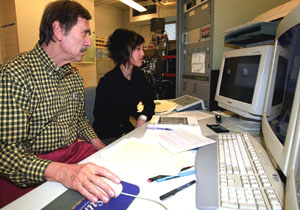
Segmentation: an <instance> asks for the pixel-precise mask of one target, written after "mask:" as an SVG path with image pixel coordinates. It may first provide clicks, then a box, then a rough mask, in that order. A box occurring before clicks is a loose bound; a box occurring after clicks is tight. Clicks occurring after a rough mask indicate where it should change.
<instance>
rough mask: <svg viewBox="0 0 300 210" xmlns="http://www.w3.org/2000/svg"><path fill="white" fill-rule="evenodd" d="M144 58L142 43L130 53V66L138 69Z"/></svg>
mask: <svg viewBox="0 0 300 210" xmlns="http://www.w3.org/2000/svg"><path fill="white" fill-rule="evenodd" d="M143 58H144V43H142V44H140V45H138V46H137V47H136V48H135V49H134V50H133V51H132V53H131V56H130V60H129V62H130V64H132V65H133V66H137V67H140V66H141V65H142V64H143Z"/></svg>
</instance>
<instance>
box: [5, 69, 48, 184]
mask: <svg viewBox="0 0 300 210" xmlns="http://www.w3.org/2000/svg"><path fill="white" fill-rule="evenodd" d="M25 87H26V85H25V84H22V83H21V82H20V81H19V82H16V81H14V80H13V79H12V78H10V77H9V76H8V75H7V74H6V73H5V72H4V71H0V94H1V96H0V118H1V120H0V145H1V150H0V174H1V176H4V177H7V178H8V179H9V180H10V181H11V182H13V183H15V184H16V185H18V186H20V187H27V186H30V185H35V184H38V183H41V182H43V181H45V178H44V173H45V170H46V168H47V166H48V165H49V164H50V161H48V160H43V159H40V158H38V157H37V156H36V155H34V154H33V153H32V149H31V148H32V145H33V140H32V139H31V138H30V136H28V133H29V132H28V130H29V119H30V117H31V113H30V109H29V107H30V104H29V100H28V98H29V94H28V92H27V90H26V88H25Z"/></svg>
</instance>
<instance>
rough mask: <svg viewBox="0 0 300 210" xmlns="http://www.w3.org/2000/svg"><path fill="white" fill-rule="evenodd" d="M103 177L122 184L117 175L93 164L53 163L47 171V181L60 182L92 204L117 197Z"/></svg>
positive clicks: (105, 201)
mask: <svg viewBox="0 0 300 210" xmlns="http://www.w3.org/2000/svg"><path fill="white" fill-rule="evenodd" d="M101 176H102V177H106V178H108V179H110V180H112V181H113V182H115V183H116V184H119V183H120V182H121V180H120V178H119V177H118V176H117V175H115V174H113V173H112V172H111V171H109V170H108V169H106V168H103V167H101V166H97V165H95V164H93V163H85V164H65V163H58V162H52V163H50V164H49V165H48V167H47V168H46V171H45V178H46V180H48V181H56V182H60V183H62V184H63V185H64V186H65V187H67V188H69V189H73V190H76V191H78V192H80V193H81V194H82V195H83V196H84V197H86V198H87V199H89V200H90V201H92V202H97V201H98V200H99V199H100V200H102V201H103V202H104V203H107V202H108V201H109V197H111V198H113V197H114V196H115V192H114V191H113V189H112V188H111V187H110V186H109V185H108V184H107V183H106V182H105V181H104V180H103V179H102V178H101ZM96 185H97V186H98V187H100V188H101V189H103V190H104V191H105V192H106V193H107V194H108V195H109V197H108V196H107V195H106V194H105V193H103V192H101V190H99V189H97V187H96Z"/></svg>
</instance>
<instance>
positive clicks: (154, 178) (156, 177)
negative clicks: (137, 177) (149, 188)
mask: <svg viewBox="0 0 300 210" xmlns="http://www.w3.org/2000/svg"><path fill="white" fill-rule="evenodd" d="M193 167H194V166H187V167H183V168H182V169H181V170H180V172H181V171H185V170H187V169H190V168H193ZM167 176H169V175H157V176H154V177H151V178H149V179H147V182H153V181H155V180H157V179H160V178H164V177H167Z"/></svg>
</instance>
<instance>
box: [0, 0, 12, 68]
mask: <svg viewBox="0 0 300 210" xmlns="http://www.w3.org/2000/svg"><path fill="white" fill-rule="evenodd" d="M15 14H16V13H15V4H14V1H12V0H9V1H8V0H0V26H2V25H6V24H10V23H14V22H16V15H15ZM2 62H3V61H2V46H1V28H0V63H2Z"/></svg>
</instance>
